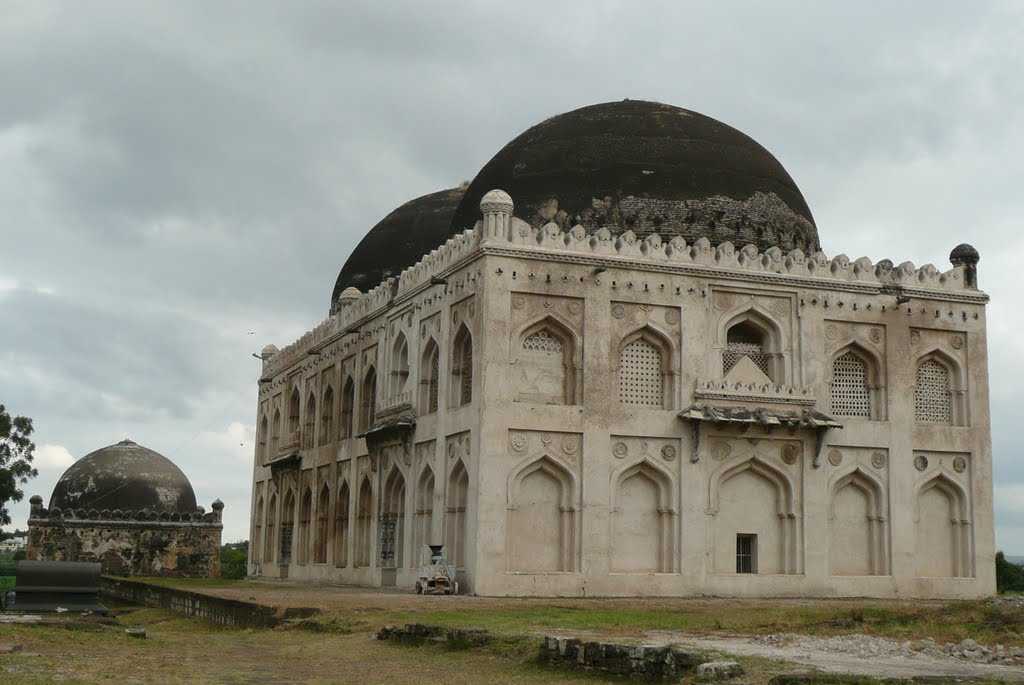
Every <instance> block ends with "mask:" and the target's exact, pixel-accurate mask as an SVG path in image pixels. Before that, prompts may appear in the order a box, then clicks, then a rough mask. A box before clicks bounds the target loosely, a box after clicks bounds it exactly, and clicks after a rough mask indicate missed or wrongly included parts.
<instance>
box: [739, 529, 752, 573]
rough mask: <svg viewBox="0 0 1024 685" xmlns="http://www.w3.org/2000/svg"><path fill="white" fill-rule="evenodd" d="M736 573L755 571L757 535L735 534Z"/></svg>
mask: <svg viewBox="0 0 1024 685" xmlns="http://www.w3.org/2000/svg"><path fill="white" fill-rule="evenodd" d="M736 573H757V536H756V535H750V534H748V533H737V535H736Z"/></svg>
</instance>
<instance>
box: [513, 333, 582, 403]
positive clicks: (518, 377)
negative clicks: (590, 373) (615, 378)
mask: <svg viewBox="0 0 1024 685" xmlns="http://www.w3.org/2000/svg"><path fill="white" fill-rule="evenodd" d="M513 340H514V347H513V350H512V354H511V355H510V358H511V359H512V364H513V367H512V368H513V381H514V383H515V387H516V396H515V397H516V400H517V401H519V402H535V403H538V404H577V403H578V402H579V401H580V398H581V397H582V394H583V392H582V384H583V374H582V364H583V344H582V341H581V340H580V339H579V337H578V336H577V335H576V334H575V333H574V332H573V330H572V327H571V326H570V325H569V324H567V323H566V322H564V321H562V320H561V319H560V318H559V317H558V316H556V315H554V314H548V315H545V316H543V317H541V318H540V319H537V320H535V321H533V322H531V323H529V324H527V325H526V326H523V327H522V328H520V330H519V331H517V332H516V334H515V335H514V336H513Z"/></svg>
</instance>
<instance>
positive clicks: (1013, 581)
mask: <svg viewBox="0 0 1024 685" xmlns="http://www.w3.org/2000/svg"><path fill="white" fill-rule="evenodd" d="M996 590H997V591H999V592H1024V566H1020V565H1018V564H1014V563H1013V562H1011V561H1010V560H1009V559H1007V558H1006V555H1004V554H1003V553H1002V552H996Z"/></svg>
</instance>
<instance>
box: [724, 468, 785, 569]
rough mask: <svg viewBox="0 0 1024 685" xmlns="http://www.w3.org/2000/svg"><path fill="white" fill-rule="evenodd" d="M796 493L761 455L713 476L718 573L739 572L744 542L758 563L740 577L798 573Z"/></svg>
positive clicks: (780, 473) (781, 474) (780, 472)
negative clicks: (747, 543) (748, 543)
mask: <svg viewBox="0 0 1024 685" xmlns="http://www.w3.org/2000/svg"><path fill="white" fill-rule="evenodd" d="M795 491H796V487H795V485H794V484H793V482H792V481H791V480H790V478H789V476H788V475H787V474H786V473H784V472H783V471H781V470H779V469H778V468H777V467H775V466H774V465H773V464H771V463H770V462H768V461H765V460H763V459H761V458H760V457H759V456H757V455H752V456H750V457H749V458H747V459H745V460H743V461H741V462H740V463H737V464H727V465H725V466H723V467H721V468H720V469H719V470H718V471H717V472H716V473H715V474H713V475H712V477H711V481H710V483H709V486H708V514H710V515H711V516H712V517H714V522H713V528H714V540H715V544H714V547H713V549H715V564H714V566H715V570H716V572H718V573H733V572H740V571H741V569H740V565H739V563H738V561H739V559H738V552H739V548H740V542H741V538H743V539H744V540H748V541H750V543H751V544H752V546H753V550H752V552H753V558H754V559H755V560H756V561H755V562H754V564H753V565H752V567H751V569H750V570H749V571H748V570H743V571H742V572H753V573H768V574H772V573H784V574H787V573H799V572H800V571H799V563H798V554H797V549H798V545H799V535H798V529H797V513H796V498H795ZM773 509H774V512H772V510H773ZM772 513H774V516H772ZM734 543H735V547H734V546H733V545H734ZM734 551H735V552H736V554H734V553H733V552H734Z"/></svg>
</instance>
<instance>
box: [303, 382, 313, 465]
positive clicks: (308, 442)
mask: <svg viewBox="0 0 1024 685" xmlns="http://www.w3.org/2000/svg"><path fill="white" fill-rule="evenodd" d="M302 446H303V448H304V449H307V450H308V449H312V448H313V447H314V446H316V395H315V394H314V393H313V391H312V390H310V391H309V396H308V397H307V398H306V422H305V425H304V426H303V430H302Z"/></svg>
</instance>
